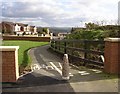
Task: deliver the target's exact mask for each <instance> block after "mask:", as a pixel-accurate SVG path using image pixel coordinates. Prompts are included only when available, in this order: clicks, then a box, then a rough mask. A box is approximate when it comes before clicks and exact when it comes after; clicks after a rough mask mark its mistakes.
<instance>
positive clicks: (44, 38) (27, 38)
mask: <svg viewBox="0 0 120 94" xmlns="http://www.w3.org/2000/svg"><path fill="white" fill-rule="evenodd" d="M2 38H3V40H28V41H40V42H50V37H26V36H3V37H2Z"/></svg>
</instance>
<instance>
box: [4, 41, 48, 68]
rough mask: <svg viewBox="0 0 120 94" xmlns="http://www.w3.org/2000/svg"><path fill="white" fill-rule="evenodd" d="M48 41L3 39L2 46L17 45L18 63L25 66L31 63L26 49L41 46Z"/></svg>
mask: <svg viewBox="0 0 120 94" xmlns="http://www.w3.org/2000/svg"><path fill="white" fill-rule="evenodd" d="M46 44H48V42H35V41H11V40H10V41H3V45H4V46H19V47H20V48H19V50H18V63H19V66H22V67H26V66H28V65H29V64H30V63H31V60H30V57H29V55H28V50H29V49H31V48H34V47H37V46H43V45H46Z"/></svg>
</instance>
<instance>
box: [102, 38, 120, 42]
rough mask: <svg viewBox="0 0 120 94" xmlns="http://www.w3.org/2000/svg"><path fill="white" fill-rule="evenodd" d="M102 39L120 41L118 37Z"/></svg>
mask: <svg viewBox="0 0 120 94" xmlns="http://www.w3.org/2000/svg"><path fill="white" fill-rule="evenodd" d="M104 41H110V42H120V38H105V39H104Z"/></svg>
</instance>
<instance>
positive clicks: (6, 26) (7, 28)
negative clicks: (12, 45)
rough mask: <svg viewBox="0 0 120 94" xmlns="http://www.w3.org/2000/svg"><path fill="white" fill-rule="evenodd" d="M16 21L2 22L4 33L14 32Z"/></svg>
mask: <svg viewBox="0 0 120 94" xmlns="http://www.w3.org/2000/svg"><path fill="white" fill-rule="evenodd" d="M14 25H15V24H14V23H12V22H2V23H1V26H2V27H1V30H2V33H6V34H13V33H14V30H15V28H14Z"/></svg>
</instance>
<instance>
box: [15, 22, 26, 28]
mask: <svg viewBox="0 0 120 94" xmlns="http://www.w3.org/2000/svg"><path fill="white" fill-rule="evenodd" d="M15 24H18V25H19V26H22V27H24V26H28V24H22V23H15Z"/></svg>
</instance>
